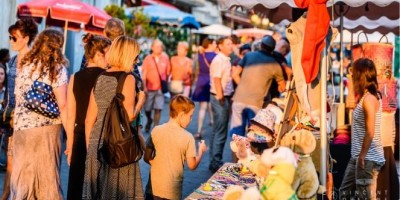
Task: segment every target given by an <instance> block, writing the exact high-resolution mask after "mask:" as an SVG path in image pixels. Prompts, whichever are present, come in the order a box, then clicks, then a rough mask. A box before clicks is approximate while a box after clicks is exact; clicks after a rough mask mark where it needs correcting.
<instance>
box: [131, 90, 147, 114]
mask: <svg viewBox="0 0 400 200" xmlns="http://www.w3.org/2000/svg"><path fill="white" fill-rule="evenodd" d="M137 94H138V98H137V102H136V105H135V109H134V113H133V116H134V118H135V119H136V117H137V116H138V115H139V113H140V111H141V110H142V108H143V105H144V103H145V102H146V94H145V93H144V91H138V93H137Z"/></svg>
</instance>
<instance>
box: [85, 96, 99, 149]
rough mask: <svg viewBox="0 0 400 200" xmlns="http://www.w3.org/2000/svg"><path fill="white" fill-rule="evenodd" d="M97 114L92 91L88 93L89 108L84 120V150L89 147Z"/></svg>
mask: <svg viewBox="0 0 400 200" xmlns="http://www.w3.org/2000/svg"><path fill="white" fill-rule="evenodd" d="M97 112H98V109H97V103H96V101H95V99H94V93H93V89H92V91H91V92H90V98H89V106H88V110H87V113H86V118H85V138H86V148H88V147H89V139H90V134H91V133H92V129H93V126H94V123H95V122H96V120H97Z"/></svg>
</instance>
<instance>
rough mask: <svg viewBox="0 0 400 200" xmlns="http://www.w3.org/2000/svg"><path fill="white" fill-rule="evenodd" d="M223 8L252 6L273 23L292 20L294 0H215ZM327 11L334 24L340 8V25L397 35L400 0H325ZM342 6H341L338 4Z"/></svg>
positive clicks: (337, 19)
mask: <svg viewBox="0 0 400 200" xmlns="http://www.w3.org/2000/svg"><path fill="white" fill-rule="evenodd" d="M218 3H219V6H220V7H221V8H222V9H230V8H231V7H235V6H241V7H245V8H247V9H251V10H253V11H254V12H255V13H257V14H259V15H260V16H262V17H267V18H268V19H269V20H270V21H271V22H273V23H275V24H282V23H286V24H287V23H289V22H292V21H293V20H292V10H293V8H297V6H296V4H295V3H294V0H268V1H261V0H246V1H240V0H218ZM327 7H328V11H329V14H330V15H331V17H332V19H333V20H334V22H333V25H334V26H336V27H338V26H340V19H339V18H340V13H341V12H340V11H341V9H342V11H343V15H344V18H343V27H344V29H347V30H350V31H351V32H357V31H360V30H362V31H364V32H366V33H373V32H375V31H378V32H380V33H382V34H386V33H390V32H392V33H394V34H396V35H399V26H400V21H399V18H400V17H399V15H400V14H399V7H400V1H399V0H375V1H365V0H338V1H335V4H334V6H333V7H332V1H328V3H327ZM341 7H342V8H341Z"/></svg>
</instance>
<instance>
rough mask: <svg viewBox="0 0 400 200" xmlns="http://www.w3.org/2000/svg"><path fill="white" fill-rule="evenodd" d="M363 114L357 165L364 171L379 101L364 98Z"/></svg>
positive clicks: (368, 96)
mask: <svg viewBox="0 0 400 200" xmlns="http://www.w3.org/2000/svg"><path fill="white" fill-rule="evenodd" d="M362 108H363V112H364V115H365V128H366V130H365V136H364V140H363V143H362V147H361V151H360V154H359V155H358V165H359V167H361V169H364V160H365V156H366V155H367V153H368V150H369V148H370V146H371V142H372V139H373V138H374V135H375V116H376V112H378V110H379V101H378V99H376V97H375V96H373V95H371V94H368V95H367V96H365V97H364V101H363V105H362Z"/></svg>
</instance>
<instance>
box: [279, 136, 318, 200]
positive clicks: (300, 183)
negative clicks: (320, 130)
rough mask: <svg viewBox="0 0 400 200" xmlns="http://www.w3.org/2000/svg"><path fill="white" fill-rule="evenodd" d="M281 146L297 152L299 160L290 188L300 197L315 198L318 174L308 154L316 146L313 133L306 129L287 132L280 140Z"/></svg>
mask: <svg viewBox="0 0 400 200" xmlns="http://www.w3.org/2000/svg"><path fill="white" fill-rule="evenodd" d="M280 144H281V146H287V147H289V148H291V149H292V150H293V151H294V152H295V153H297V154H299V156H300V157H299V158H300V161H299V163H298V167H297V169H296V173H295V176H294V181H293V183H292V188H293V189H294V190H295V191H296V194H297V196H298V197H299V198H300V199H316V194H317V191H318V187H319V181H318V175H317V172H316V170H315V166H314V163H313V161H312V158H311V156H310V153H312V152H313V151H314V149H315V147H316V140H315V137H314V135H313V134H312V133H311V132H310V131H308V130H304V129H301V130H295V131H293V132H291V133H287V134H286V135H285V136H284V137H283V138H282V140H281V143H280Z"/></svg>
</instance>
